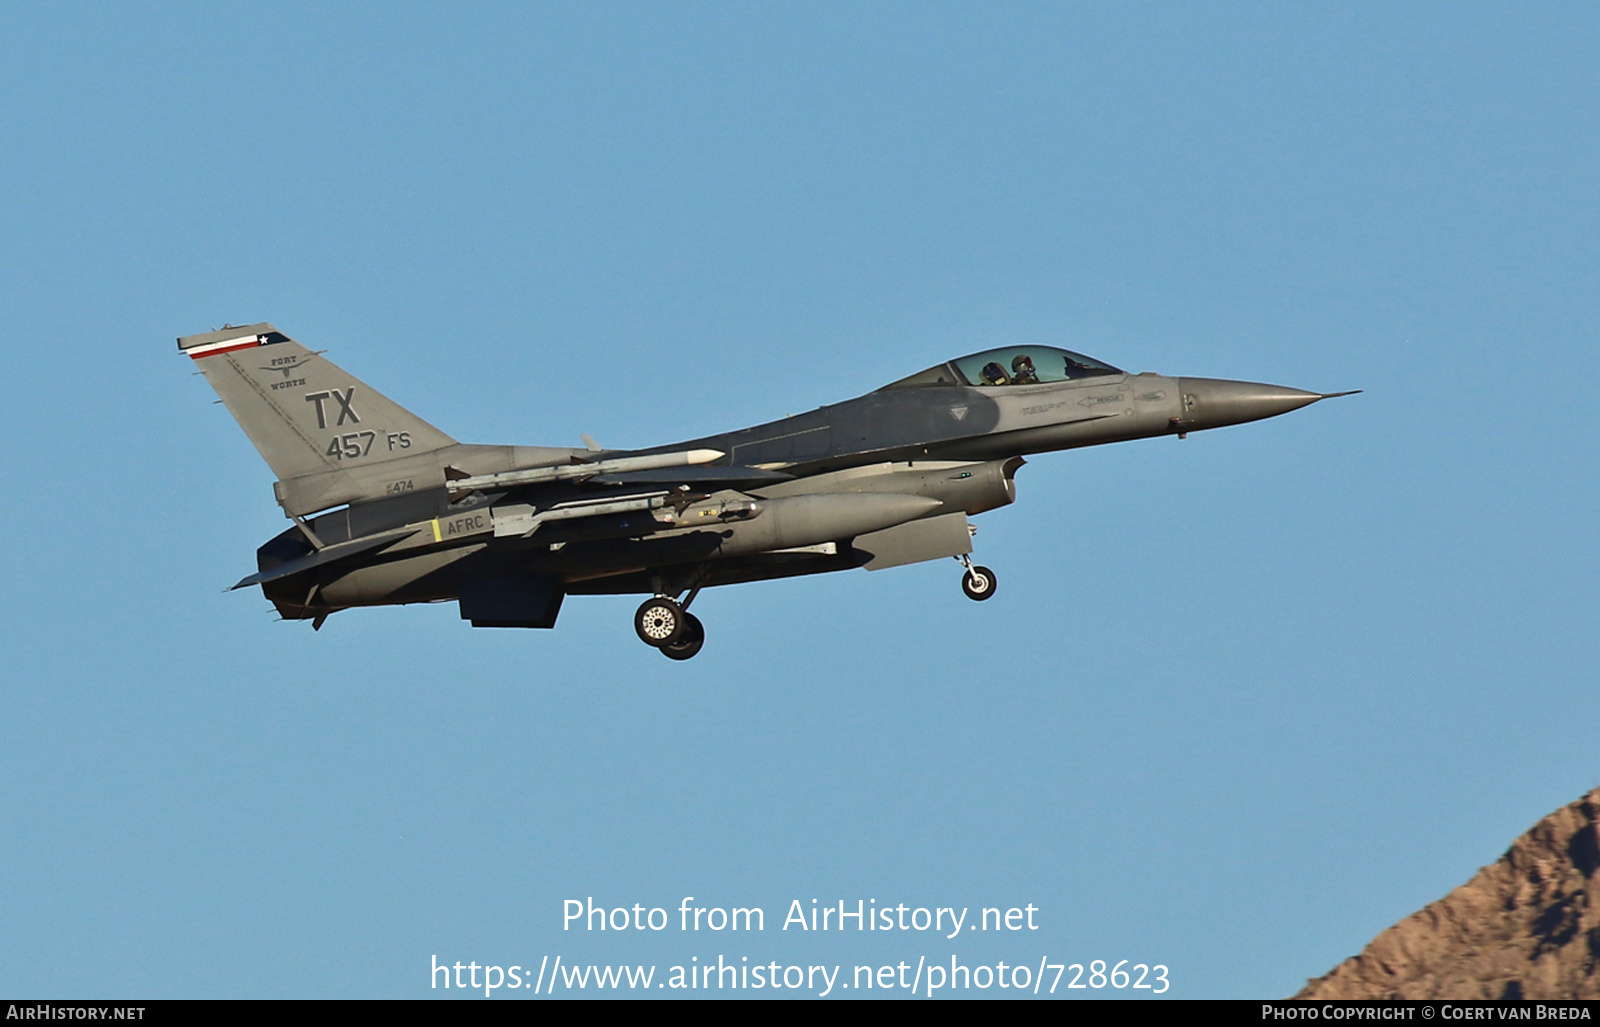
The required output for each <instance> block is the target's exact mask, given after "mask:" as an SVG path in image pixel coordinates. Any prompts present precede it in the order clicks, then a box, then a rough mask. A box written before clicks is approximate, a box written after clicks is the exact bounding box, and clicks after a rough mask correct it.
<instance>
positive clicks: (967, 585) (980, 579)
mask: <svg viewBox="0 0 1600 1027" xmlns="http://www.w3.org/2000/svg"><path fill="white" fill-rule="evenodd" d="M999 583H1000V582H999V580H998V579H997V578H995V576H994V571H991V570H990V569H989V568H987V567H974V568H972V570H971V572H969V573H967V574H963V575H962V576H961V591H963V592H965V593H966V594H967V598H968V599H973V600H976V601H978V602H980V603H981V602H983V601H984V600H985V599H988V598H989V597H991V596H993V595H994V590H995V588H996V586H998V585H999Z"/></svg>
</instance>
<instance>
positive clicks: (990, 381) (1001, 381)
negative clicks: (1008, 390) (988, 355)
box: [983, 360, 1011, 385]
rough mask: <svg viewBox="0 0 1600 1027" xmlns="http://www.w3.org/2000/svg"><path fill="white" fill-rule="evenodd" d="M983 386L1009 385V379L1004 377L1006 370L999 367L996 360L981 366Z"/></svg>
mask: <svg viewBox="0 0 1600 1027" xmlns="http://www.w3.org/2000/svg"><path fill="white" fill-rule="evenodd" d="M983 384H985V385H1010V384H1011V379H1010V378H1007V377H1006V369H1005V368H1003V367H1001V366H1000V362H999V361H998V360H991V361H989V362H988V363H987V364H984V365H983Z"/></svg>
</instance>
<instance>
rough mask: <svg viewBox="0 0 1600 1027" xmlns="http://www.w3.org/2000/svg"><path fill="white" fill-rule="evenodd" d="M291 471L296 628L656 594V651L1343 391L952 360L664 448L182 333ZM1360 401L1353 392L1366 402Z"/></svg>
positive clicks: (281, 588) (283, 585)
mask: <svg viewBox="0 0 1600 1027" xmlns="http://www.w3.org/2000/svg"><path fill="white" fill-rule="evenodd" d="M178 348H179V350H180V351H182V353H183V354H184V355H186V356H188V357H190V358H191V359H192V360H193V361H194V363H195V365H196V366H197V367H198V369H199V373H201V374H203V375H204V376H205V378H206V380H207V381H208V382H210V383H211V385H212V387H213V388H215V389H216V391H217V394H218V395H219V396H220V397H221V402H222V403H224V404H226V406H227V408H228V411H229V412H230V413H232V414H233V416H234V418H235V419H236V420H237V421H238V422H239V425H240V427H242V428H243V429H244V431H245V434H246V435H247V436H249V438H250V441H251V442H252V443H254V444H255V447H256V449H257V450H258V451H259V452H260V453H261V456H262V457H263V458H264V459H265V460H266V462H267V465H268V466H269V467H270V468H271V469H272V471H273V473H274V474H276V475H277V482H276V483H275V484H274V486H273V490H274V494H275V496H276V498H277V501H278V505H279V506H280V507H282V508H283V512H284V513H285V514H286V515H287V516H288V518H289V519H290V520H291V521H293V522H294V525H293V527H291V528H288V529H287V530H285V531H284V532H283V533H282V534H280V535H278V536H277V537H276V538H273V539H271V540H270V541H268V542H267V543H266V544H265V545H263V546H261V547H260V548H259V549H258V550H257V551H256V566H257V568H258V570H257V572H256V573H254V574H251V575H249V576H248V577H246V578H244V579H242V580H241V581H240V582H239V583H238V584H236V585H234V586H233V587H234V588H236V589H237V588H246V587H250V586H260V588H261V590H262V592H263V593H264V594H265V595H266V597H267V599H269V600H270V601H271V602H272V603H273V605H274V606H276V607H277V609H278V612H279V613H280V614H281V615H282V616H283V618H284V619H286V620H309V621H311V626H312V627H313V628H314V629H320V628H321V627H322V624H323V622H324V621H325V620H327V618H328V616H329V615H330V614H332V613H335V612H338V611H340V610H346V609H350V608H353V607H359V606H388V605H396V604H405V603H430V602H455V603H457V604H459V607H460V612H461V617H462V618H463V619H464V620H467V621H470V622H471V623H472V625H473V626H474V627H519V628H549V627H554V626H555V623H556V616H557V614H558V613H559V612H560V610H561V604H562V601H563V600H564V599H565V598H566V597H567V596H569V595H602V594H605V595H610V594H623V593H634V594H639V593H642V594H643V595H645V596H646V597H647V598H646V599H645V600H644V602H643V604H642V605H640V607H639V609H638V612H637V613H636V614H635V616H634V630H635V631H636V632H637V634H638V636H639V638H640V639H641V640H642V641H643V642H645V644H647V645H650V646H653V647H655V648H656V649H659V650H660V651H661V653H662V654H663V655H665V656H666V657H668V658H669V659H673V660H687V659H690V658H692V657H693V656H694V655H695V654H696V653H698V652H699V651H700V649H701V647H702V646H703V645H704V644H705V637H706V634H705V627H704V625H703V624H702V623H701V622H700V619H699V618H698V617H696V616H695V615H694V614H693V613H690V612H689V608H690V605H691V604H692V603H693V602H694V599H695V597H696V596H698V595H699V594H700V591H701V589H704V588H707V587H710V586H713V585H729V584H734V583H736V582H748V581H765V580H768V579H772V578H786V577H792V576H795V575H801V574H820V573H823V572H826V571H842V570H850V569H853V568H857V567H865V568H866V569H867V570H869V571H876V570H883V569H885V568H888V567H898V566H901V565H904V564H910V563H917V562H920V561H924V560H936V559H947V558H950V557H954V558H955V559H957V560H959V561H960V562H961V564H962V566H963V568H964V571H963V573H962V576H961V587H962V589H963V591H965V592H966V594H967V595H968V596H969V597H970V598H972V599H976V600H986V599H989V598H991V597H992V596H993V595H994V594H995V586H996V580H997V579H996V576H995V573H994V571H992V570H990V569H989V568H987V567H982V566H978V565H976V564H974V563H973V561H972V539H973V535H974V534H975V533H976V530H977V529H976V528H974V527H973V526H972V524H971V522H970V521H969V520H968V518H970V517H973V516H975V515H977V514H980V513H983V512H984V511H986V510H993V509H995V508H997V507H1001V506H1005V505H1007V504H1008V503H1011V502H1012V501H1014V500H1015V499H1016V495H1017V492H1016V481H1015V477H1016V472H1017V469H1018V468H1019V467H1021V466H1022V465H1023V462H1024V457H1027V456H1029V455H1031V454H1035V453H1044V452H1049V451H1052V450H1062V449H1073V448H1076V447H1079V446H1097V445H1101V444H1103V443H1108V442H1124V441H1127V440H1130V439H1142V438H1152V437H1155V436H1162V435H1176V436H1178V437H1179V438H1183V437H1184V436H1185V435H1187V434H1188V433H1189V432H1192V431H1202V430H1204V429H1207V428H1220V427H1223V426H1225V425H1232V424H1242V423H1244V422H1246V421H1256V420H1260V419H1262V418H1266V417H1274V416H1276V415H1278V414H1282V413H1287V412H1288V411H1290V410H1295V409H1298V408H1300V407H1303V406H1306V405H1308V404H1311V403H1315V402H1317V401H1318V400H1321V399H1328V398H1331V397H1333V396H1345V395H1350V394H1351V393H1347V392H1338V393H1319V392H1305V391H1302V390H1300V389H1290V388H1284V387H1281V386H1277V385H1259V384H1255V383H1252V382H1238V381H1226V380H1220V379H1214V378H1168V377H1165V376H1162V375H1159V374H1153V373H1150V372H1144V373H1140V374H1129V373H1127V372H1125V371H1122V370H1119V369H1118V368H1115V367H1112V366H1111V365H1110V364H1106V363H1102V362H1101V361H1099V360H1096V359H1094V358H1093V357H1088V356H1084V355H1083V354H1081V353H1074V352H1072V351H1070V350H1064V349H1058V348H1056V347H1054V346H1039V345H1018V346H1006V347H1002V348H999V349H992V350H986V351H984V352H982V353H974V354H972V355H970V356H965V357H958V358H956V359H955V360H949V361H945V362H944V363H940V364H935V365H934V366H932V367H930V368H928V369H927V370H925V371H919V372H918V373H916V374H913V375H910V376H908V377H905V378H901V379H899V380H898V381H894V382H890V383H889V384H888V385H885V386H884V387H883V388H881V389H878V390H876V391H874V392H869V393H867V394H866V395H864V396H860V397H857V398H855V399H851V400H846V401H845V402H842V403H837V404H834V405H831V406H824V407H820V408H818V409H816V410H813V411H811V412H810V413H806V414H799V415H796V416H792V417H785V418H783V419H781V420H777V421H770V422H768V423H766V424H760V425H756V426H755V427H753V428H745V429H743V430H740V431H734V432H729V433H727V434H723V435H712V436H709V437H707V438H701V439H692V440H690V441H688V442H680V443H675V444H673V445H670V446H656V447H653V448H649V449H628V450H611V449H605V448H602V447H601V446H600V445H599V444H597V443H596V442H595V441H594V440H593V439H591V438H589V437H588V436H587V435H585V436H582V439H583V442H584V447H583V448H582V449H579V448H575V447H574V448H568V447H560V446H490V445H471V444H466V443H460V442H457V441H456V440H455V439H453V438H451V437H450V436H449V435H446V434H445V433H444V432H442V431H440V430H439V429H438V428H435V427H434V426H433V425H431V424H429V423H428V422H426V421H424V420H422V419H421V418H420V417H418V416H416V415H415V414H413V413H411V412H410V411H408V410H405V409H404V408H402V407H400V406H399V405H397V404H396V403H394V402H393V401H391V400H390V399H388V398H387V397H386V396H384V395H383V394H381V393H379V392H378V391H377V390H375V389H373V388H371V387H370V386H368V385H366V384H364V383H363V382H361V381H359V380H357V379H356V378H354V377H353V376H351V375H350V374H348V373H347V372H345V371H344V370H342V369H340V368H339V367H337V366H336V365H335V364H334V363H333V362H332V361H330V360H328V359H327V358H326V357H325V356H324V355H323V353H322V351H317V352H313V351H311V350H308V349H306V348H305V347H304V346H302V345H300V344H299V343H298V342H295V341H294V340H293V339H291V338H289V337H288V336H287V335H285V334H284V333H282V332H280V331H278V330H277V329H276V328H274V327H273V326H272V325H270V324H266V323H262V324H253V325H248V326H244V327H225V328H223V329H221V330H220V331H211V332H206V333H204V334H200V335H188V336H184V337H182V338H179V339H178ZM1357 391H1359V390H1357Z"/></svg>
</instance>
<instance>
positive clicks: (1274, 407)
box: [1178, 378, 1324, 430]
mask: <svg viewBox="0 0 1600 1027" xmlns="http://www.w3.org/2000/svg"><path fill="white" fill-rule="evenodd" d="M1178 381H1179V383H1180V384H1179V391H1180V392H1181V393H1182V394H1183V414H1182V416H1181V418H1180V420H1181V422H1182V427H1184V428H1185V429H1186V430H1198V429H1201V428H1220V427H1222V426H1223V425H1228V424H1243V423H1245V422H1246V421H1259V420H1261V419H1262V418H1263V417H1276V416H1278V415H1279V414H1287V413H1288V412H1289V411H1291V410H1299V409H1300V408H1301V407H1303V406H1307V405H1309V404H1311V403H1315V402H1316V401H1317V400H1319V399H1322V398H1324V397H1323V395H1322V393H1320V392H1306V391H1305V390H1303V389H1289V388H1285V387H1283V386H1282V385H1262V384H1260V383H1259V382H1235V381H1229V380H1227V379H1225V378H1180V379H1178Z"/></svg>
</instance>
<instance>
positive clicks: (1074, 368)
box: [880, 346, 1122, 391]
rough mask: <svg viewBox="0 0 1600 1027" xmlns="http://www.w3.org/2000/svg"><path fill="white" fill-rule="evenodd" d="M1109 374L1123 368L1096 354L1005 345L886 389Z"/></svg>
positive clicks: (1028, 382)
mask: <svg viewBox="0 0 1600 1027" xmlns="http://www.w3.org/2000/svg"><path fill="white" fill-rule="evenodd" d="M1108 374H1122V371H1121V370H1119V369H1118V368H1115V367H1112V366H1111V365H1110V364H1102V363H1101V362H1100V361H1098V360H1096V359H1094V358H1093V357H1086V356H1084V355H1083V354H1082V353H1074V352H1072V351H1071V350H1065V349H1057V348H1056V347H1054V346H1006V347H1004V348H1002V349H991V350H986V351H984V352H982V353H974V354H972V355H971V356H966V357H957V358H956V359H955V360H951V361H949V362H948V363H944V364H939V365H937V366H936V367H930V368H928V369H927V370H926V371H919V372H917V373H916V374H914V375H911V376H910V377H908V378H902V379H900V380H899V381H897V382H890V383H889V384H888V385H885V386H884V389H911V388H917V387H918V386H928V385H976V386H979V387H981V388H990V387H998V386H1006V385H1039V384H1043V383H1046V382H1065V381H1072V380H1074V379H1078V378H1096V377H1100V376H1102V375H1108ZM880 391H881V390H880Z"/></svg>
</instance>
